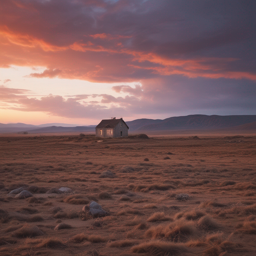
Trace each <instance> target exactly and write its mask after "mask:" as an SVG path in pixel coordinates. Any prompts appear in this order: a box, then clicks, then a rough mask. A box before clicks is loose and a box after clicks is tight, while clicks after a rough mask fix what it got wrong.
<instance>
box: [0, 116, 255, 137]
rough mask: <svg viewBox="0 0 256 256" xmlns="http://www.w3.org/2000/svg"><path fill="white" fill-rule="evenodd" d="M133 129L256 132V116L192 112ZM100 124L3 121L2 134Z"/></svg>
mask: <svg viewBox="0 0 256 256" xmlns="http://www.w3.org/2000/svg"><path fill="white" fill-rule="evenodd" d="M126 123H127V125H128V126H129V127H130V130H129V131H130V132H138V133H139V132H140V133H142V132H154V131H156V132H157V131H191V130H193V131H203V130H206V131H214V130H215V131H216V130H233V131H234V130H238V131H256V115H233V116H218V115H212V116H207V115H189V116H179V117H170V118H166V119H163V120H161V119H137V120H134V121H128V122H126ZM95 126H96V125H90V126H75V125H69V124H59V123H56V124H55V123H54V124H43V125H29V124H23V123H17V124H1V123H0V133H19V132H28V133H33V134H35V133H70V132H94V131H95Z"/></svg>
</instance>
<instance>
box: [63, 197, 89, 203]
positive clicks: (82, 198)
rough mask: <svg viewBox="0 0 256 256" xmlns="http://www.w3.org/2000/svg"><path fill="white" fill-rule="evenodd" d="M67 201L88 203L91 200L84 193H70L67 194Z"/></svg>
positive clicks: (65, 200)
mask: <svg viewBox="0 0 256 256" xmlns="http://www.w3.org/2000/svg"><path fill="white" fill-rule="evenodd" d="M63 201H64V202H65V203H69V204H88V203H89V200H88V198H86V197H85V196H83V195H70V196H67V197H66V198H65V199H64V200H63Z"/></svg>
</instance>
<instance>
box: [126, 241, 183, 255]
mask: <svg viewBox="0 0 256 256" xmlns="http://www.w3.org/2000/svg"><path fill="white" fill-rule="evenodd" d="M131 250H132V252H136V253H146V255H157V256H165V255H184V253H186V252H187V249H186V247H185V246H184V245H180V244H175V243H170V242H162V241H152V242H146V243H141V244H139V245H135V246H133V247H132V249H131Z"/></svg>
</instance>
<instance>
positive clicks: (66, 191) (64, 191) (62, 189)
mask: <svg viewBox="0 0 256 256" xmlns="http://www.w3.org/2000/svg"><path fill="white" fill-rule="evenodd" d="M59 191H61V192H62V193H72V192H73V190H72V189H71V188H68V187H61V188H59Z"/></svg>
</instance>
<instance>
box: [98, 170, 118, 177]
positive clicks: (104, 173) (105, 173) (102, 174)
mask: <svg viewBox="0 0 256 256" xmlns="http://www.w3.org/2000/svg"><path fill="white" fill-rule="evenodd" d="M115 176H116V175H115V174H114V173H113V172H111V171H110V170H107V171H105V172H102V173H101V175H100V178H114V177H115Z"/></svg>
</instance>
